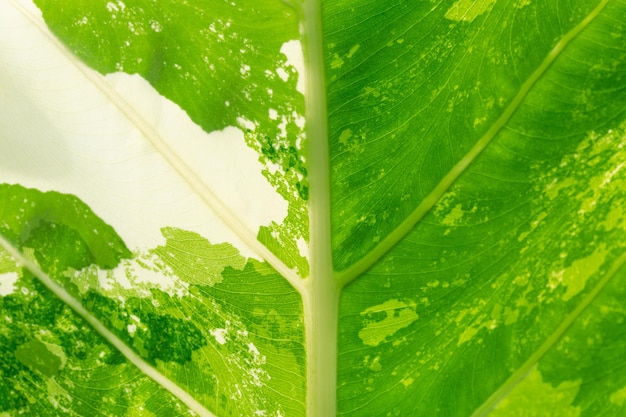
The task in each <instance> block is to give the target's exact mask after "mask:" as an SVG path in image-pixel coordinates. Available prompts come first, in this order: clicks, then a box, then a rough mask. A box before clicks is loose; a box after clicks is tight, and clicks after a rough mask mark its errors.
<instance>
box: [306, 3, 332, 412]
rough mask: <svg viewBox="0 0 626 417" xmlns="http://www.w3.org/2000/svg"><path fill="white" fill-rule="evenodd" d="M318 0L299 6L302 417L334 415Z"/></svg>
mask: <svg viewBox="0 0 626 417" xmlns="http://www.w3.org/2000/svg"><path fill="white" fill-rule="evenodd" d="M321 13H322V12H321V2H320V1H319V0H305V1H304V4H303V28H302V30H303V31H304V33H303V40H304V51H305V62H306V98H305V99H306V116H307V118H306V120H307V125H306V134H307V143H308V154H307V163H308V172H309V184H310V190H311V192H310V195H309V196H310V200H309V216H310V220H311V221H310V265H311V268H310V276H309V278H308V280H307V284H306V288H305V290H304V291H303V292H302V300H303V305H304V319H305V327H306V349H307V416H308V417H324V416H334V415H335V414H336V402H337V400H336V398H337V394H336V391H337V324H338V310H339V293H340V288H339V286H338V285H337V283H336V281H335V279H334V274H333V264H332V252H331V235H330V230H331V225H330V178H329V177H330V174H329V173H330V166H329V153H328V117H327V109H326V80H325V74H324V72H325V71H324V69H325V67H324V54H323V39H322V17H321Z"/></svg>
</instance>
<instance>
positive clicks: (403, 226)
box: [336, 0, 609, 286]
mask: <svg viewBox="0 0 626 417" xmlns="http://www.w3.org/2000/svg"><path fill="white" fill-rule="evenodd" d="M608 2H609V0H602V1H601V2H600V3H599V4H598V6H596V8H594V9H593V10H592V11H591V12H590V13H589V14H588V15H587V16H586V17H585V18H584V19H583V20H582V21H581V22H580V23H579V24H578V25H576V26H575V27H574V28H573V29H571V30H570V31H569V32H567V33H566V34H565V35H564V36H563V37H562V38H561V39H560V40H559V42H557V44H556V45H555V46H554V48H552V50H551V51H550V52H549V53H548V55H547V56H546V58H545V59H544V60H543V61H542V62H541V64H540V65H539V67H537V69H536V70H535V71H533V73H532V74H531V75H530V77H528V79H527V80H526V81H525V82H524V83H523V84H522V85H521V87H520V90H519V92H518V93H517V94H516V95H515V97H514V98H513V100H512V101H511V103H509V105H508V106H507V107H506V109H505V110H504V112H503V113H502V114H501V115H500V117H499V118H498V119H497V120H496V121H495V122H494V124H493V125H492V126H491V127H490V128H489V130H488V131H487V132H486V133H485V134H484V135H483V136H482V137H481V138H480V139H479V140H478V142H476V144H475V145H474V146H473V147H472V149H470V151H469V152H468V153H467V154H465V156H464V157H463V158H461V160H459V162H457V163H456V164H455V165H454V166H453V167H452V169H451V170H450V171H449V172H448V174H446V176H444V177H443V179H442V180H441V181H440V182H439V183H438V184H437V185H436V186H435V188H434V189H433V190H432V191H431V192H430V194H428V195H427V196H426V197H425V198H424V200H423V201H422V202H421V203H420V204H419V205H418V206H417V207H416V208H415V210H413V212H411V214H410V215H409V216H408V217H407V218H406V219H405V220H404V221H402V223H400V225H398V227H396V228H395V229H394V230H393V231H392V232H391V233H389V234H388V235H387V236H386V237H385V238H384V239H383V240H382V241H381V242H380V243H379V244H378V245H376V246H375V247H374V249H372V250H371V251H370V252H369V253H368V254H367V255H365V256H364V257H362V258H361V259H359V260H358V261H356V262H355V263H354V264H352V265H351V266H350V267H348V268H346V269H344V270H343V271H339V272H337V273H336V278H337V280H338V281H339V283H340V284H341V285H342V286H345V285H347V284H348V283H350V282H351V281H352V280H354V279H356V278H357V277H358V276H360V275H361V274H362V273H364V272H365V271H367V270H368V269H369V268H371V267H372V265H374V264H375V263H376V262H377V261H378V260H379V259H380V258H382V257H383V255H385V253H387V252H388V251H389V250H391V249H392V248H393V247H394V246H395V245H396V244H398V243H399V242H400V241H401V240H402V239H403V238H404V237H405V236H406V235H407V234H408V233H409V232H410V231H411V230H413V228H414V227H415V225H416V224H417V223H418V222H419V221H420V220H421V219H422V218H423V217H424V216H425V215H426V214H427V213H428V212H429V211H430V209H432V208H433V207H434V206H435V204H437V202H438V201H439V199H440V198H441V197H442V196H443V194H444V193H445V192H446V191H448V189H449V188H450V187H451V186H452V184H453V183H454V181H456V180H457V178H459V176H461V174H463V172H465V170H466V169H467V167H468V166H469V165H470V164H471V163H472V161H474V160H475V159H476V158H477V157H478V156H479V155H480V154H481V153H482V152H483V151H484V150H485V148H487V146H488V145H489V144H490V143H491V141H492V140H493V139H494V138H495V137H496V136H497V135H498V133H500V131H501V130H502V129H503V128H504V127H505V126H506V124H507V123H508V122H509V120H510V119H511V117H513V114H514V113H515V112H516V111H517V109H518V108H519V107H520V106H521V105H522V103H523V101H524V99H525V98H526V97H527V96H528V94H529V93H530V92H531V90H532V88H533V87H534V85H535V84H536V83H537V82H538V81H539V79H540V78H541V77H542V76H543V75H544V74H545V73H546V71H547V70H548V69H549V68H550V66H551V65H552V64H553V63H554V61H556V59H557V58H558V57H559V56H560V55H561V53H562V52H563V51H564V50H565V48H566V47H567V45H569V43H570V42H571V41H572V40H574V39H575V38H576V37H577V36H578V35H579V34H580V33H581V32H582V31H583V30H584V29H585V28H586V27H587V26H589V24H590V23H591V21H593V20H594V19H595V18H596V17H597V16H598V15H599V14H600V12H601V11H602V10H603V9H604V7H605V6H606V5H607V3H608Z"/></svg>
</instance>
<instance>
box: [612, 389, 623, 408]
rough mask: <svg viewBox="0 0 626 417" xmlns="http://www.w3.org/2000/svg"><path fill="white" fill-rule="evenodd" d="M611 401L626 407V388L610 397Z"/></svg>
mask: <svg viewBox="0 0 626 417" xmlns="http://www.w3.org/2000/svg"><path fill="white" fill-rule="evenodd" d="M609 400H610V401H611V402H612V403H613V404H615V405H617V406H619V407H622V406H623V405H624V402H626V386H625V387H622V388H620V389H618V390H617V391H615V392H614V393H612V394H611V396H610V397H609Z"/></svg>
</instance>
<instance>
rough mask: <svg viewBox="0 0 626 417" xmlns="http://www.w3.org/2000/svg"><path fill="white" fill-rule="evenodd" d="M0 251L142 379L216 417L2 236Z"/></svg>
mask: <svg viewBox="0 0 626 417" xmlns="http://www.w3.org/2000/svg"><path fill="white" fill-rule="evenodd" d="M0 247H2V248H4V249H5V250H6V251H7V252H8V253H9V255H11V256H13V258H14V259H15V260H16V262H17V263H18V264H20V265H22V266H24V267H26V268H27V269H28V270H29V271H30V272H31V273H32V274H33V275H35V276H36V277H37V278H38V279H39V281H40V282H41V283H42V284H43V285H44V286H45V287H46V288H48V289H49V290H50V291H51V292H52V293H53V294H54V295H55V296H56V297H57V298H59V299H60V300H61V301H63V302H64V303H65V304H66V305H67V306H68V307H69V308H71V309H72V310H74V312H75V313H76V314H78V315H79V316H80V317H81V318H82V319H83V320H85V321H86V322H87V323H89V325H90V326H91V327H92V328H93V329H94V330H95V331H96V332H97V333H98V334H99V335H100V336H102V337H103V338H104V339H105V340H106V341H107V342H109V343H110V344H111V345H112V346H113V347H115V348H116V349H117V350H118V351H119V352H120V353H121V354H122V355H123V356H124V357H125V358H126V359H128V361H129V362H130V363H132V364H133V365H135V366H136V367H137V369H139V370H140V371H141V372H142V373H143V374H144V375H146V376H147V377H149V378H151V379H152V380H154V381H155V382H156V383H157V384H158V385H159V386H161V387H163V388H164V389H166V390H167V391H169V392H170V393H171V394H172V395H173V396H175V397H176V398H178V399H179V400H180V401H181V402H182V403H184V404H185V405H186V406H187V407H189V409H191V410H193V411H194V412H195V413H197V414H198V415H199V416H202V417H217V416H216V415H215V414H213V413H211V412H210V411H209V410H207V409H206V408H204V406H203V405H202V404H200V403H199V402H198V401H196V400H195V399H194V398H193V397H192V396H191V395H190V394H189V393H188V392H187V391H185V390H184V389H183V388H181V387H180V386H178V385H177V384H176V383H175V382H173V381H172V380H170V379H169V378H167V377H166V376H165V375H163V374H162V373H161V372H159V371H158V370H157V369H156V368H154V367H153V366H152V365H150V364H149V363H148V362H146V361H145V360H144V359H143V358H142V357H141V356H139V355H138V354H136V353H135V352H134V351H133V350H132V349H131V348H130V347H128V346H127V345H126V344H125V343H124V342H123V341H122V340H121V339H119V338H118V337H117V336H116V335H115V334H114V333H113V332H111V331H110V330H109V329H107V327H106V326H105V325H104V324H103V323H102V322H101V321H100V320H98V319H97V318H96V317H95V316H94V315H93V314H91V312H89V311H88V310H87V309H86V308H85V307H83V305H82V304H81V302H80V301H79V300H77V299H76V298H74V297H73V296H72V295H71V294H70V293H69V292H67V291H66V290H65V288H63V287H62V286H60V285H59V284H57V283H56V282H54V281H53V280H52V278H50V277H49V276H48V275H47V274H46V273H45V272H43V271H42V270H41V268H39V266H38V265H36V264H35V263H34V262H33V261H31V260H29V259H28V258H26V257H25V256H24V255H23V254H22V253H21V252H20V251H19V250H17V249H16V248H15V247H13V245H12V244H11V243H10V242H9V241H7V240H6V239H5V238H4V236H2V235H0Z"/></svg>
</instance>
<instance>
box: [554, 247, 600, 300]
mask: <svg viewBox="0 0 626 417" xmlns="http://www.w3.org/2000/svg"><path fill="white" fill-rule="evenodd" d="M608 253H609V251H608V249H607V247H606V245H605V244H602V245H600V246H598V248H597V249H596V250H595V251H594V252H593V253H592V254H591V255H589V256H587V257H585V258H582V259H578V260H577V261H574V262H573V263H572V265H570V266H569V267H568V268H566V269H564V270H563V271H561V272H562V282H563V285H566V286H567V291H566V292H565V294H563V297H562V298H563V300H564V301H569V300H570V299H571V298H572V297H574V296H575V295H576V294H578V293H579V292H581V291H582V290H583V289H584V288H585V285H586V283H587V280H588V279H589V278H590V277H591V276H592V275H593V274H595V273H596V272H598V270H599V269H600V267H601V266H602V264H604V260H605V259H606V255H607V254H608Z"/></svg>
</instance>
